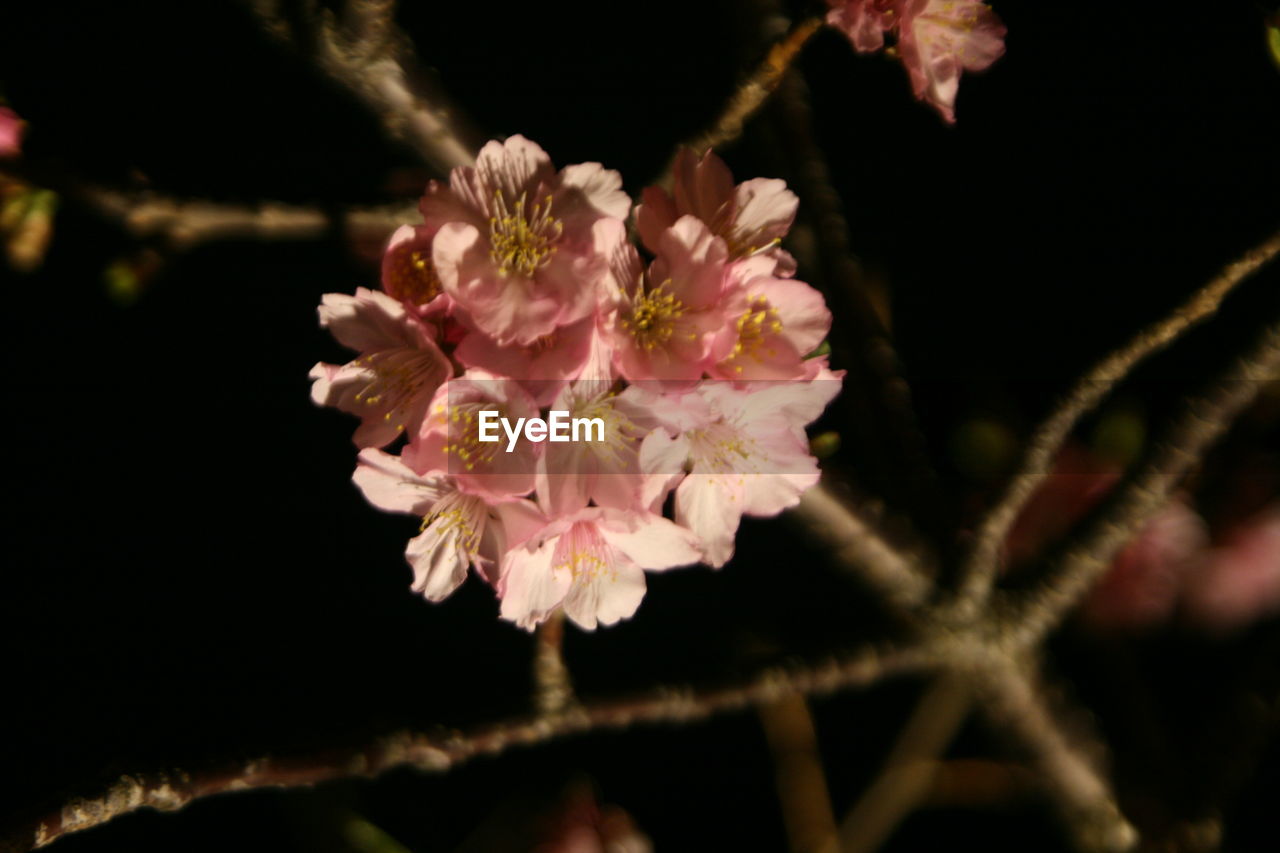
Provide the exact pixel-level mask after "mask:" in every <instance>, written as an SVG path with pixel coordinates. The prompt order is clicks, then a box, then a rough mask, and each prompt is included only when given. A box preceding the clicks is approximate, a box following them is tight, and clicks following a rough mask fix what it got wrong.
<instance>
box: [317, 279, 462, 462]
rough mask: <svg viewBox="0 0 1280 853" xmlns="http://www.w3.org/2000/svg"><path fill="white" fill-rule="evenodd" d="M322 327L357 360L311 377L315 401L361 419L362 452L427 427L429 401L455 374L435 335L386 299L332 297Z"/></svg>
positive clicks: (374, 294)
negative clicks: (424, 418) (425, 423)
mask: <svg viewBox="0 0 1280 853" xmlns="http://www.w3.org/2000/svg"><path fill="white" fill-rule="evenodd" d="M320 325H321V326H324V327H325V328H327V329H329V331H331V332H332V333H333V336H334V337H335V338H337V339H338V342H339V343H341V344H343V345H344V346H346V347H349V348H351V349H353V350H356V351H357V352H359V353H360V357H359V358H357V359H355V360H354V361H350V362H347V363H346V364H344V365H341V366H338V365H333V364H324V363H320V364H317V365H316V366H315V367H313V368H312V369H311V379H312V380H314V382H313V384H312V386H311V398H312V399H313V400H314V401H315V402H316V403H318V404H320V405H322V406H334V407H336V408H338V409H341V410H342V411H344V412H349V413H350V414H353V415H357V416H359V418H360V420H361V423H360V426H359V428H358V429H356V432H355V436H354V439H355V443H356V445H357V446H359V447H382V446H384V445H386V444H389V443H390V442H391V441H393V440H394V439H395V438H397V437H398V436H399V435H401V434H402V433H404V432H405V431H409V432H414V431H416V430H417V428H418V426H419V425H420V424H421V423H422V418H423V415H424V414H425V412H426V410H427V406H428V404H429V403H430V402H431V397H432V395H433V394H434V393H435V391H436V389H437V388H439V387H440V384H441V383H442V382H444V381H445V380H446V379H448V378H449V376H450V375H451V374H452V373H453V367H452V365H451V364H450V363H449V360H448V359H447V358H446V357H445V356H444V354H443V353H442V352H441V351H440V348H439V347H438V346H436V343H435V340H434V336H435V330H434V329H433V328H432V327H431V326H430V325H429V324H427V323H425V322H423V321H422V320H421V319H420V318H419V317H417V316H416V315H414V314H411V313H409V312H408V311H407V310H406V309H405V306H404V304H403V303H401V302H399V301H397V300H395V299H392V298H391V297H389V296H387V295H386V294H384V293H379V292H378V291H374V290H366V289H365V288H363V287H361V288H357V289H356V294H355V296H347V295H345V294H341V293H327V294H325V296H324V301H323V302H322V303H321V305H320Z"/></svg>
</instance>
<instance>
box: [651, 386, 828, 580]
mask: <svg viewBox="0 0 1280 853" xmlns="http://www.w3.org/2000/svg"><path fill="white" fill-rule="evenodd" d="M842 376H843V374H831V378H830V379H822V380H813V381H810V382H784V383H772V382H764V383H753V387H751V388H748V389H738V388H734V387H733V386H732V385H730V384H728V383H712V382H709V383H705V384H703V385H701V386H699V387H698V389H697V390H695V391H691V392H689V393H688V394H686V395H684V400H687V401H688V402H687V403H685V402H684V401H683V400H682V401H674V400H673V401H672V407H673V408H674V407H676V406H680V405H688V406H689V407H690V409H689V410H690V411H693V412H695V413H697V414H698V415H700V416H701V417H702V418H703V420H702V422H701V423H699V424H698V425H696V426H694V427H693V428H686V429H683V430H681V431H680V432H678V433H675V434H671V433H670V432H668V431H667V430H666V429H657V430H654V431H653V432H652V433H650V434H649V436H648V437H646V438H645V440H644V443H643V444H642V445H641V448H640V465H641V469H642V470H643V471H645V472H646V473H649V474H653V475H661V474H663V473H669V472H672V471H678V470H681V469H687V470H688V474H687V475H685V476H684V477H683V479H679V478H675V479H678V482H679V485H678V486H676V489H675V496H676V500H675V518H676V521H677V523H679V524H681V525H682V526H684V527H687V528H689V529H690V530H692V531H693V532H694V533H696V534H698V537H699V539H700V540H701V541H702V545H703V548H704V550H705V551H706V562H707V563H708V564H710V565H711V566H713V567H717V568H718V567H720V566H723V565H724V564H725V563H726V562H728V561H729V558H730V557H732V556H733V550H734V538H735V536H736V534H737V531H738V525H739V523H740V521H741V519H742V516H744V515H751V516H757V517H769V516H774V515H777V514H778V513H780V512H782V511H783V510H784V509H787V508H788V507H792V506H795V505H796V504H797V503H799V501H800V495H801V494H803V493H804V492H805V491H806V490H807V489H808V488H810V487H811V486H813V485H814V484H815V483H817V482H818V477H819V471H818V465H817V460H816V459H814V458H813V456H811V455H810V454H809V444H808V441H807V440H806V439H805V435H804V426H805V425H806V424H807V423H809V422H810V421H812V420H813V419H814V418H816V417H817V415H818V414H820V413H821V411H822V409H823V408H825V407H826V405H827V403H829V402H830V401H831V399H832V398H833V397H834V396H835V395H836V394H837V393H839V388H840V381H839V380H840V379H841V378H842ZM755 386H759V387H755Z"/></svg>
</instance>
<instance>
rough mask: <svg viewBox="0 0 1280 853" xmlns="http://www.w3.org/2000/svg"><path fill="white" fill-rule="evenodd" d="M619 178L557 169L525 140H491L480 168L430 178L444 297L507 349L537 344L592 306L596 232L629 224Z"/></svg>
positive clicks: (428, 208) (430, 222)
mask: <svg viewBox="0 0 1280 853" xmlns="http://www.w3.org/2000/svg"><path fill="white" fill-rule="evenodd" d="M621 187H622V179H621V177H619V175H618V173H617V172H613V171H609V170H606V169H604V168H603V167H602V166H601V165H600V164H599V163H580V164H577V165H573V166H569V167H567V168H565V169H563V170H562V171H560V172H558V173H557V172H556V171H555V169H554V167H553V166H552V165H551V160H550V158H549V157H548V156H547V154H546V152H544V151H543V150H542V149H541V148H540V147H538V146H537V145H536V144H534V143H533V142H530V141H529V140H528V139H525V138H524V137H523V136H513V137H511V138H510V139H508V140H507V141H506V142H490V143H489V144H487V145H485V147H484V148H483V149H481V151H480V154H479V156H478V157H477V158H476V165H475V166H474V167H469V166H468V167H460V168H458V169H455V170H454V171H453V174H452V176H451V178H450V181H449V185H448V186H447V187H445V186H443V185H441V184H439V183H437V182H432V184H431V185H430V186H429V187H428V189H427V195H426V196H425V197H424V198H423V199H422V204H421V209H422V216H423V220H424V223H425V227H426V228H428V229H429V230H432V231H434V232H435V238H434V241H433V252H432V260H433V263H434V264H435V268H436V272H437V274H438V275H439V277H440V282H441V285H442V287H443V289H444V291H445V292H446V293H447V294H449V296H450V297H452V299H453V300H454V302H455V303H457V306H458V308H459V309H460V310H461V311H463V312H465V314H466V315H467V316H468V317H469V318H470V321H471V324H472V325H474V326H475V327H476V328H478V329H480V330H482V331H483V332H485V333H486V334H487V335H489V336H491V337H493V338H494V339H496V340H497V342H498V343H499V344H502V345H506V344H511V343H516V344H522V345H526V344H532V343H533V342H534V341H536V340H537V339H539V338H541V337H543V336H545V335H549V334H551V333H552V332H553V331H554V330H555V329H556V327H558V326H563V325H567V324H569V323H573V322H575V321H577V320H581V319H582V318H584V317H586V316H588V315H589V314H591V313H592V311H594V310H595V307H596V303H597V300H598V293H597V288H598V286H599V284H600V279H601V278H602V277H603V275H604V274H605V259H604V258H603V257H602V256H601V254H600V253H599V251H598V250H597V248H596V244H595V240H594V236H593V231H592V226H593V225H594V224H595V223H596V222H597V221H599V220H600V219H602V218H606V217H611V218H614V219H619V220H621V219H625V218H626V217H627V215H628V213H629V211H630V207H631V201H630V199H629V198H628V197H627V195H626V193H624V192H623V191H622V189H621Z"/></svg>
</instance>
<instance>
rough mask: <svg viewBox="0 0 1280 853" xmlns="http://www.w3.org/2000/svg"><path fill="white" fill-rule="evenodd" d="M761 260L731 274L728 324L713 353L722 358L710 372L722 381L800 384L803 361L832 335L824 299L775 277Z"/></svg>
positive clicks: (737, 267) (744, 264) (801, 284)
mask: <svg viewBox="0 0 1280 853" xmlns="http://www.w3.org/2000/svg"><path fill="white" fill-rule="evenodd" d="M771 266H772V263H771V262H769V261H767V260H765V259H763V258H752V259H748V260H745V261H739V262H738V263H736V264H734V265H733V266H732V267H731V269H730V274H729V280H730V282H731V283H732V284H731V286H730V288H729V291H728V293H729V295H728V296H727V297H726V304H727V305H728V306H729V308H728V309H727V311H726V313H727V314H728V315H729V321H730V322H729V324H728V325H726V326H725V328H723V329H722V330H721V332H720V335H721V340H720V342H719V343H718V345H717V346H716V347H715V349H716V350H718V351H720V352H724V353H726V354H725V355H724V357H723V358H721V359H720V361H718V362H717V363H716V364H714V365H713V366H712V367H711V368H710V369H709V370H708V373H709V374H710V375H711V376H713V377H719V378H721V379H798V378H800V377H803V376H804V374H805V372H806V370H807V366H806V364H805V358H804V357H805V356H806V355H808V354H809V353H811V352H813V351H814V350H815V349H817V348H818V345H819V344H821V343H822V341H823V340H824V339H825V338H826V336H827V333H828V332H829V331H831V312H830V311H828V310H827V304H826V302H825V301H824V300H823V298H822V294H820V293H818V291H816V290H814V289H813V288H812V287H810V286H809V285H807V284H805V283H804V282H802V281H797V280H795V279H790V278H775V277H774V276H773V275H772V274H771V272H770V267H771Z"/></svg>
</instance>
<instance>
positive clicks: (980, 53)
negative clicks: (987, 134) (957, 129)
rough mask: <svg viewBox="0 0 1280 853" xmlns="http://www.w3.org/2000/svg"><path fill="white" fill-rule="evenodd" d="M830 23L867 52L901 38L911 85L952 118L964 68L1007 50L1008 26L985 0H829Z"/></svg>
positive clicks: (984, 63)
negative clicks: (982, 0) (889, 40)
mask: <svg viewBox="0 0 1280 853" xmlns="http://www.w3.org/2000/svg"><path fill="white" fill-rule="evenodd" d="M827 5H828V6H830V7H831V11H830V12H828V13H827V23H828V24H830V25H831V26H833V27H835V28H836V29H838V30H840V31H841V32H843V33H844V34H845V35H847V36H848V37H849V40H850V41H852V42H853V46H854V48H855V49H856V50H858V51H859V52H862V53H870V52H872V51H877V50H880V49H882V48H884V46H885V36H886V35H887V36H889V37H890V38H892V39H896V47H895V50H896V53H897V55H898V57H899V58H900V59H901V60H902V64H903V66H904V67H905V68H906V69H907V75H908V76H909V77H910V78H911V89H912V91H914V92H915V96H916V97H917V98H919V99H920V100H922V101H925V102H927V103H929V104H932V105H933V106H934V107H935V108H937V110H938V112H940V113H941V114H942V117H943V118H944V119H946V120H947V121H948V122H954V121H955V120H956V113H955V106H956V92H957V91H958V90H959V88H960V74H961V72H963V71H982V70H983V69H985V68H987V67H988V66H990V65H991V63H993V62H995V61H996V60H997V59H999V58H1000V57H1001V56H1002V55H1003V54H1004V37H1005V33H1006V30H1005V27H1004V24H1002V23H1001V22H1000V19H999V18H998V17H996V14H995V13H994V12H992V11H991V7H990V6H988V5H987V4H986V3H983V2H981V0H827Z"/></svg>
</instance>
